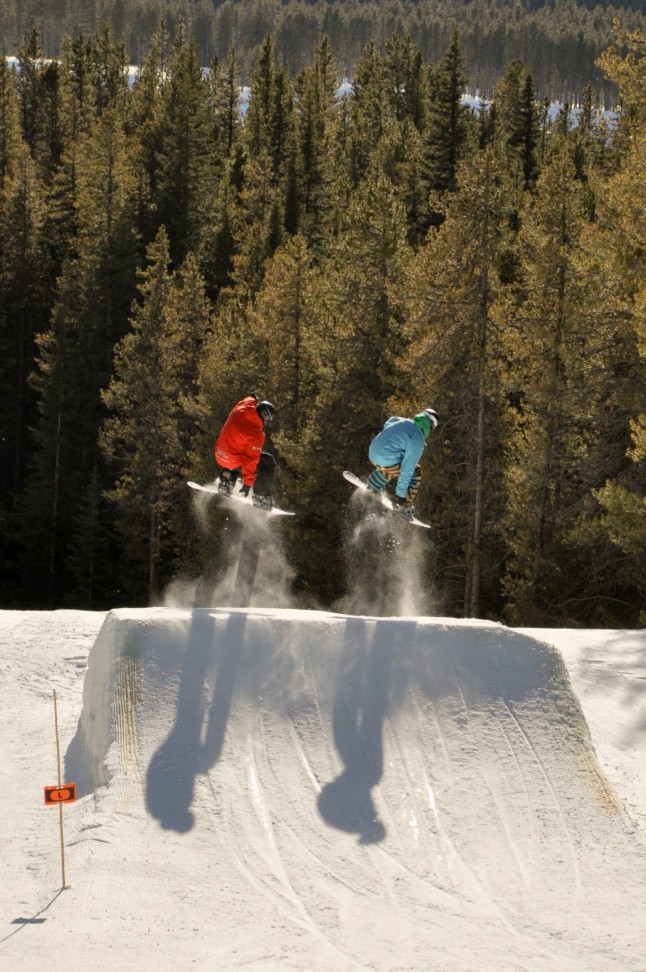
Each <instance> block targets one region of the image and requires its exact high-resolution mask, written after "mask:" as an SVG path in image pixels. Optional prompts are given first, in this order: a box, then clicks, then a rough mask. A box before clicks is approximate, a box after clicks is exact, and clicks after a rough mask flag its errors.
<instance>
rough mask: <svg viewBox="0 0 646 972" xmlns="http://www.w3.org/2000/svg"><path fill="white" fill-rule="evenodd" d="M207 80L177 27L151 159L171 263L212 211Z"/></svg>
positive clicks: (196, 239)
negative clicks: (177, 32) (155, 149)
mask: <svg viewBox="0 0 646 972" xmlns="http://www.w3.org/2000/svg"><path fill="white" fill-rule="evenodd" d="M211 130H212V128H211V119H210V116H209V85H208V82H207V80H206V79H205V77H204V75H203V72H202V70H201V67H200V65H199V62H198V60H197V55H196V53H195V48H194V46H193V44H192V43H191V42H190V41H187V40H186V39H185V36H184V34H183V33H182V31H180V32H179V35H178V37H177V39H176V41H175V45H174V47H173V56H172V59H171V64H170V78H169V79H168V81H166V82H165V84H164V87H163V94H162V105H161V111H160V118H159V126H158V132H157V134H156V136H155V139H154V143H156V144H157V145H158V146H159V147H158V151H157V154H156V159H155V172H154V176H153V179H152V184H153V187H154V195H153V200H152V202H153V205H154V207H155V216H156V222H157V225H158V226H159V225H162V224H163V225H164V226H165V227H166V230H167V232H168V236H169V239H170V247H171V258H172V260H173V263H174V264H176V265H178V264H180V263H182V262H183V261H184V259H185V257H186V255H187V253H188V252H189V250H193V251H198V250H199V248H200V245H201V242H202V239H203V235H204V231H205V228H206V226H207V225H208V223H209V220H210V218H211V215H212V205H213V197H214V190H215V174H214V164H213V162H214V160H213V157H212V146H211Z"/></svg>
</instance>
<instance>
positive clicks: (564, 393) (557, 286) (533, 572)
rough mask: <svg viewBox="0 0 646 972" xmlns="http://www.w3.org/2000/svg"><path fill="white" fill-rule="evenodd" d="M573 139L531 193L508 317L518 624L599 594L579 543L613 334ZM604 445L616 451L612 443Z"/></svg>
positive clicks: (512, 591) (510, 526) (513, 610)
mask: <svg viewBox="0 0 646 972" xmlns="http://www.w3.org/2000/svg"><path fill="white" fill-rule="evenodd" d="M574 144H575V140H574V139H571V138H568V137H567V136H564V137H563V136H561V137H560V138H559V142H558V146H557V148H556V149H555V150H553V152H552V154H551V158H550V159H549V162H548V164H547V165H546V166H545V167H544V170H543V173H542V176H541V178H540V180H539V182H538V185H537V187H536V199H535V201H532V200H530V199H528V200H527V201H526V207H527V210H528V211H527V213H526V214H524V216H523V219H522V228H521V230H520V234H519V241H520V252H521V257H522V279H521V282H520V285H519V288H518V291H519V296H520V300H519V303H518V305H517V306H516V307H515V308H514V309H513V311H512V312H511V314H510V317H509V320H508V321H507V324H506V327H505V338H504V341H505V346H506V351H505V356H506V359H507V361H508V362H509V363H510V371H511V374H512V375H513V378H512V381H513V384H514V387H515V389H516V393H515V407H513V408H512V409H510V412H509V419H510V426H511V429H512V430H513V431H512V432H511V435H510V448H509V455H508V467H507V480H506V490H505V491H506V494H507V497H508V505H507V517H506V525H507V533H508V536H509V546H510V557H509V563H508V573H507V576H506V578H505V580H504V588H505V593H506V597H507V601H508V607H507V611H508V617H509V619H510V620H511V621H512V623H517V624H518V623H526V624H532V623H536V622H538V621H539V620H540V619H542V620H543V622H545V619H546V618H549V619H550V621H551V622H552V623H561V622H562V623H570V622H571V620H572V619H573V615H569V614H568V608H567V598H568V595H569V596H570V597H571V598H573V599H575V598H576V599H577V600H579V601H580V602H582V601H583V600H584V599H585V598H591V597H592V596H593V594H594V593H595V592H594V584H593V583H592V580H591V578H587V579H586V580H587V583H586V581H585V580H584V578H586V568H585V564H587V563H589V562H590V550H589V549H586V548H585V545H584V544H581V545H580V546H579V544H578V543H577V540H576V537H575V530H576V526H577V520H578V515H579V512H580V511H581V510H582V509H584V508H585V507H586V503H587V496H589V493H590V489H591V486H592V485H594V477H595V476H596V477H598V476H599V474H600V473H601V469H600V466H599V460H600V459H602V461H607V460H608V457H607V456H606V457H605V459H603V452H604V450H603V449H601V450H599V452H598V453H597V447H596V442H597V440H599V437H600V436H601V437H602V438H603V432H604V431H605V432H606V434H607V431H608V430H607V428H606V429H604V425H605V421H604V419H603V416H604V413H605V414H606V415H607V413H608V402H607V400H606V396H607V394H608V385H607V381H606V379H605V377H604V373H605V372H606V369H607V368H608V366H609V364H610V359H609V354H608V348H609V347H611V346H612V340H613V339H612V331H611V329H609V328H608V322H607V320H606V321H604V319H603V316H600V315H598V314H597V315H595V316H592V315H591V313H590V310H591V309H590V307H589V305H588V304H587V301H586V297H585V291H586V289H587V274H586V273H585V272H582V269H583V267H582V265H581V263H580V261H579V260H578V259H577V257H578V254H579V240H580V237H581V233H582V231H583V227H584V225H585V198H584V194H583V185H582V183H581V181H580V180H578V179H577V175H576V169H575V166H574V163H573V148H574ZM586 311H587V312H586ZM606 448H607V449H609V450H611V451H612V445H611V443H610V441H606ZM593 457H595V458H596V461H595V462H592V459H593ZM588 517H589V511H588ZM579 539H581V538H579Z"/></svg>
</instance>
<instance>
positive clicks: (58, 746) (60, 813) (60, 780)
mask: <svg viewBox="0 0 646 972" xmlns="http://www.w3.org/2000/svg"><path fill="white" fill-rule="evenodd" d="M54 727H55V729H56V763H57V766H58V788H59V790H60V789H61V786H62V785H63V778H62V776H61V744H60V740H59V737H58V704H57V700H56V689H54ZM58 822H59V827H60V832H61V876H62V879H63V891H65V889H66V888H68V887H69V885H68V884H67V882H66V881H65V835H64V832H63V804H62V802H61V803H59V804H58Z"/></svg>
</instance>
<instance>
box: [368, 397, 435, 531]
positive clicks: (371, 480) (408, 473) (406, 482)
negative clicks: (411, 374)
mask: <svg viewBox="0 0 646 972" xmlns="http://www.w3.org/2000/svg"><path fill="white" fill-rule="evenodd" d="M438 425H439V419H438V417H437V412H436V411H435V410H434V409H432V408H426V409H424V411H423V412H419V413H418V414H417V415H416V416H415V417H414V418H412V419H409V418H401V417H400V416H398V415H393V416H391V418H389V419H388V421H387V422H386V424H385V425H384V427H383V429H382V430H381V432H379V433H378V434H377V435H376V436H375V437H374V439H373V440H372V442H371V443H370V448H369V450H368V458H369V459H370V462H371V463H372V464H373V466H374V467H375V468H374V469H373V471H372V472H371V473H370V475H369V476H368V481H367V483H366V486H367V488H368V491H369V492H372V493H379V492H380V491H381V490H382V489H383V488H384V486H386V485H387V484H388V483H389V482H393V481H394V480H396V482H397V485H396V487H395V495H394V496H393V500H392V503H393V509H394V510H395V511H396V512H397V513H399V514H400V516H403V517H404V519H405V520H413V518H414V516H415V497H416V495H417V491H418V489H419V485H420V482H421V479H422V468H421V466H420V465H419V460H420V458H421V455H422V452H423V450H424V448H425V446H426V440H427V438H428V436H429V434H430V432H431V430H432V429H436V428H437V427H438Z"/></svg>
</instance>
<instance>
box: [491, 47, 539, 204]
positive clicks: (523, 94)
mask: <svg viewBox="0 0 646 972" xmlns="http://www.w3.org/2000/svg"><path fill="white" fill-rule="evenodd" d="M492 111H493V117H494V125H495V138H496V140H497V142H498V144H499V145H501V146H504V147H505V149H506V151H507V152H508V156H509V165H510V166H514V167H515V168H516V170H517V178H518V184H519V186H522V188H523V189H531V187H532V186H533V185H534V182H535V181H536V178H537V175H538V170H539V166H538V154H537V153H538V146H539V142H540V133H539V110H538V106H537V104H536V97H535V93H534V81H533V78H532V75H531V74H530V72H529V71H528V70H527V68H526V67H525V65H524V64H523V63H522V61H519V60H514V61H512V62H511V64H510V65H509V68H508V70H507V72H506V74H505V75H504V77H503V78H501V80H500V81H499V83H498V84H497V86H496V90H495V93H494V102H493V107H492Z"/></svg>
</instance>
